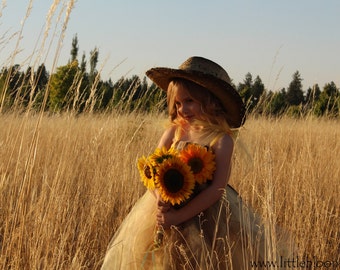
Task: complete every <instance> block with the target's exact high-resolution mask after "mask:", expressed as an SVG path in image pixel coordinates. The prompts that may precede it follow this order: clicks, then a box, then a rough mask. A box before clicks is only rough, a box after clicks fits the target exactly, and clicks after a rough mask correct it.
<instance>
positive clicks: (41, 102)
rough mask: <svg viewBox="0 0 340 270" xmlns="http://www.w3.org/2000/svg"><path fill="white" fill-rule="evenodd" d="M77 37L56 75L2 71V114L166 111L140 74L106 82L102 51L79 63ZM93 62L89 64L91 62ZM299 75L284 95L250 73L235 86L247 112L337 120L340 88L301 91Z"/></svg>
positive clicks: (158, 93)
mask: <svg viewBox="0 0 340 270" xmlns="http://www.w3.org/2000/svg"><path fill="white" fill-rule="evenodd" d="M78 52H79V45H78V38H77V35H76V36H75V37H74V38H73V40H72V48H71V51H70V60H69V61H68V63H67V64H66V65H63V66H59V67H58V68H57V69H56V71H55V72H54V73H52V74H49V72H48V71H47V70H46V67H45V65H44V64H41V65H40V66H39V67H38V68H37V69H36V70H33V69H32V68H31V67H28V68H27V70H26V71H22V70H21V67H20V65H14V66H10V67H2V68H1V71H0V99H1V100H0V101H1V104H0V110H1V111H8V110H27V109H29V110H39V111H41V110H44V111H47V112H51V113H56V112H64V111H72V112H76V113H82V112H108V111H112V110H122V111H133V110H140V111H146V112H149V111H162V110H164V109H165V105H166V104H165V103H166V102H165V100H166V96H165V93H164V91H160V90H159V89H158V87H157V86H156V85H155V84H153V83H151V84H148V82H147V80H146V77H144V78H142V79H141V78H139V77H138V76H136V75H133V76H131V77H130V78H124V77H122V78H120V79H119V80H117V81H116V82H112V80H111V79H109V80H103V79H102V78H101V76H100V73H99V72H98V71H97V69H96V66H97V63H98V57H99V51H98V49H97V48H94V49H93V50H92V51H91V52H90V56H89V60H87V58H86V55H85V53H83V55H82V57H81V60H80V61H79V60H78ZM87 61H89V63H87ZM302 80H303V79H302V78H301V74H300V73H299V71H296V72H295V73H294V74H293V76H292V81H291V82H290V83H289V86H288V88H287V89H286V88H283V89H281V90H280V91H275V92H273V91H271V90H267V89H266V88H265V86H264V84H263V82H262V80H261V78H260V77H259V76H256V77H255V79H253V76H252V74H251V73H247V74H246V75H245V79H244V80H243V82H241V83H239V84H238V85H234V87H235V88H236V89H237V91H238V92H239V93H240V95H241V97H242V98H243V100H244V102H245V104H246V106H247V110H248V112H249V113H253V114H261V115H274V116H279V115H282V114H289V115H292V116H302V115H305V114H310V113H312V114H313V115H316V116H323V115H327V116H332V117H338V116H339V108H340V90H339V88H337V86H336V85H335V83H334V82H333V81H332V82H330V83H326V84H325V85H324V86H323V88H320V87H319V85H318V84H315V85H313V86H312V87H309V88H308V89H307V90H306V91H304V90H303V87H302Z"/></svg>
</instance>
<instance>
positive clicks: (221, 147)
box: [157, 135, 234, 228]
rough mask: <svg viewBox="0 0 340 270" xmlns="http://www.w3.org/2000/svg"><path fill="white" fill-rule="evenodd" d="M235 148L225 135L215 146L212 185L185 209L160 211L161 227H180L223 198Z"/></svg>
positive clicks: (159, 221) (158, 218)
mask: <svg viewBox="0 0 340 270" xmlns="http://www.w3.org/2000/svg"><path fill="white" fill-rule="evenodd" d="M233 146H234V143H233V140H232V138H231V137H230V136H229V135H224V136H223V137H222V138H221V139H220V140H219V141H217V143H216V144H215V146H214V152H215V156H216V170H215V173H214V178H213V180H212V183H211V184H210V185H209V186H208V187H207V188H206V189H204V190H203V191H201V192H200V193H199V194H198V195H197V196H196V197H195V198H193V199H192V200H191V201H190V202H189V203H188V204H187V205H185V206H184V207H182V208H180V209H178V210H175V209H173V208H170V210H169V211H167V212H161V211H159V212H158V214H157V222H158V224H159V225H162V226H163V227H164V228H169V227H170V226H171V225H179V224H181V223H182V222H184V221H186V220H189V219H191V218H192V217H194V216H196V215H198V214H199V213H201V212H202V211H204V210H206V209H207V208H209V207H210V206H212V205H213V204H214V203H215V202H217V201H218V200H219V199H220V198H221V196H222V194H223V192H224V190H225V187H226V186H227V183H228V179H229V175H230V167H231V164H230V162H231V156H232V153H233Z"/></svg>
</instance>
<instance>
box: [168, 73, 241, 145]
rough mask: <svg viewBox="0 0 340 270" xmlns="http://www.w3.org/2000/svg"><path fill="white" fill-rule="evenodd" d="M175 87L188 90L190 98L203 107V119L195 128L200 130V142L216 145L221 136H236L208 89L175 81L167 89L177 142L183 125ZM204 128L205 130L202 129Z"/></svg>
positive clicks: (181, 80) (222, 110) (180, 80)
mask: <svg viewBox="0 0 340 270" xmlns="http://www.w3.org/2000/svg"><path fill="white" fill-rule="evenodd" d="M174 86H182V87H184V88H185V89H187V91H188V94H189V96H190V97H191V98H192V99H193V100H195V101H196V102H198V103H199V104H200V105H201V112H202V115H201V117H200V118H201V119H200V120H196V121H195V122H194V126H195V125H196V126H197V127H198V126H199V127H201V128H200V131H201V132H200V134H201V135H200V138H198V141H199V142H201V143H205V144H207V143H208V144H210V145H212V144H214V143H215V142H216V141H217V140H218V139H219V138H220V137H221V136H223V135H225V134H229V135H231V136H232V137H234V135H235V130H232V129H231V128H230V126H229V124H228V122H227V120H226V119H227V117H226V112H225V110H224V109H223V106H222V104H221V102H220V100H219V99H218V98H217V97H215V96H214V95H213V94H212V93H211V92H210V91H209V90H207V89H206V88H204V87H202V86H200V85H198V84H196V83H194V82H191V81H188V80H185V79H173V80H172V81H171V82H170V83H169V86H168V89H167V102H168V110H169V116H170V120H171V122H172V123H173V124H175V125H177V126H178V129H177V130H176V131H177V132H176V134H175V140H176V139H179V138H178V137H180V134H181V129H180V127H181V123H180V120H179V119H178V115H177V109H176V104H175V97H176V94H177V93H176V91H175V90H174V89H175V87H174ZM202 127H203V129H202Z"/></svg>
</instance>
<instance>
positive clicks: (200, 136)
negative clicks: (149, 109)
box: [102, 57, 282, 269]
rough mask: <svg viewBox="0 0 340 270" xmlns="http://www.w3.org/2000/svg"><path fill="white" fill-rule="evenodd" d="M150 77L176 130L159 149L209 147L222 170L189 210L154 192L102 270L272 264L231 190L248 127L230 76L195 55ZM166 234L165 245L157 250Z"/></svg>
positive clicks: (120, 234)
mask: <svg viewBox="0 0 340 270" xmlns="http://www.w3.org/2000/svg"><path fill="white" fill-rule="evenodd" d="M146 74H147V76H148V77H149V78H150V79H151V80H152V81H153V82H155V83H156V84H157V85H158V86H159V87H160V88H161V89H163V90H164V91H166V92H167V102H168V110H169V116H170V121H171V125H170V127H169V128H168V129H167V130H165V132H164V134H163V136H162V137H161V139H160V142H159V144H158V148H162V147H165V148H166V149H169V148H175V149H179V150H181V149H184V148H186V147H188V145H190V144H198V145H202V146H205V147H207V148H208V149H210V150H211V151H212V152H213V153H214V155H215V165H216V166H215V171H214V174H213V179H212V180H211V181H208V182H206V183H204V184H201V185H198V187H197V188H195V193H194V194H195V195H194V196H191V198H190V199H189V200H188V201H186V202H185V204H183V206H182V207H173V206H171V205H170V204H169V203H165V202H164V201H163V200H162V199H161V196H159V193H158V191H157V190H156V191H155V192H150V191H147V192H146V193H145V194H144V195H143V196H142V198H141V199H140V200H139V201H138V202H137V203H136V205H135V206H134V207H133V209H132V210H131V212H130V213H129V215H128V216H127V217H126V218H125V220H124V221H123V223H122V225H121V227H120V228H119V230H118V231H117V232H116V234H115V236H114V237H113V239H112V241H111V243H110V245H109V249H108V251H107V254H106V256H105V259H104V263H103V266H102V269H248V268H250V263H251V262H252V261H259V260H261V259H262V260H263V259H264V258H266V259H267V258H268V250H267V249H266V248H265V239H264V235H263V230H264V226H263V224H261V221H260V219H259V218H258V217H257V216H256V215H255V214H254V213H253V211H252V210H251V209H250V208H248V207H246V206H244V205H243V204H242V201H241V199H240V198H239V196H238V194H237V192H236V191H235V190H234V189H233V188H232V187H231V186H230V185H228V180H229V176H230V171H231V158H232V154H233V147H234V141H233V139H234V138H233V134H234V132H235V130H236V129H237V128H239V127H240V126H241V125H242V124H243V123H244V121H245V109H244V105H243V103H242V100H241V98H240V96H239V95H238V93H237V92H236V90H235V89H234V88H233V87H232V84H231V81H230V78H229V76H228V74H227V72H226V71H225V70H224V69H223V68H222V67H220V66H219V65H218V64H216V63H214V62H212V61H210V60H208V59H205V58H202V57H191V58H189V59H188V60H186V61H185V62H184V63H183V64H182V65H181V66H180V67H179V68H178V69H170V68H152V69H150V70H149V71H147V73H146ZM159 228H161V229H162V231H163V235H162V236H163V241H162V244H161V245H160V246H155V245H154V242H153V241H154V238H153V235H154V234H155V232H156V231H157V230H159ZM273 256H275V258H274V257H271V258H272V259H276V258H277V256H282V254H281V253H279V252H275V254H274V255H273Z"/></svg>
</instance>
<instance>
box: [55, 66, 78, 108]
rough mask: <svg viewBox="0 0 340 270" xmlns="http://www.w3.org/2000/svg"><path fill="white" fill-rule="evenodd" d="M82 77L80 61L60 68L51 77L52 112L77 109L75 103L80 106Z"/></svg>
mask: <svg viewBox="0 0 340 270" xmlns="http://www.w3.org/2000/svg"><path fill="white" fill-rule="evenodd" d="M80 75H81V73H80V72H79V68H78V61H73V62H71V63H69V64H67V65H66V66H61V67H58V68H57V71H56V73H54V74H52V75H51V85H50V93H49V107H50V109H51V110H52V111H61V110H64V109H71V108H72V107H73V108H75V105H76V104H75V102H76V103H77V104H78V101H79V97H80V96H81V94H80V93H79V91H78V90H79V89H80V87H79V83H81V80H80V78H81V76H80Z"/></svg>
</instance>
